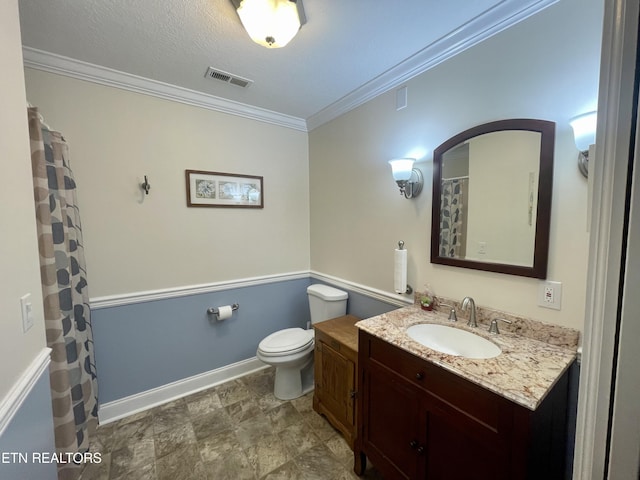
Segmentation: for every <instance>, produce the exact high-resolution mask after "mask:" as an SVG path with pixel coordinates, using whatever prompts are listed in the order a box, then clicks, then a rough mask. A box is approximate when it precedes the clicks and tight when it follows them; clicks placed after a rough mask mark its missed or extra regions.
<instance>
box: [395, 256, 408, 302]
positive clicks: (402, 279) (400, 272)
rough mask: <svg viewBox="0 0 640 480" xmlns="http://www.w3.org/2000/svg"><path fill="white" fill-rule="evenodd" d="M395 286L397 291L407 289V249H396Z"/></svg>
mask: <svg viewBox="0 0 640 480" xmlns="http://www.w3.org/2000/svg"><path fill="white" fill-rule="evenodd" d="M393 288H394V289H395V291H396V293H406V291H407V250H406V249H402V250H400V249H398V248H396V250H395V255H394V262H393Z"/></svg>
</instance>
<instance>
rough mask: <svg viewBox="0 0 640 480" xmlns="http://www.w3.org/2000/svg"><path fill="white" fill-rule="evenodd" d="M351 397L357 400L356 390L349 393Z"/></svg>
mask: <svg viewBox="0 0 640 480" xmlns="http://www.w3.org/2000/svg"><path fill="white" fill-rule="evenodd" d="M349 397H351V398H356V391H355V390H350V391H349Z"/></svg>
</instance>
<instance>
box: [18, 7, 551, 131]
mask: <svg viewBox="0 0 640 480" xmlns="http://www.w3.org/2000/svg"><path fill="white" fill-rule="evenodd" d="M540 3H545V1H543V0H474V1H469V0H447V1H444V2H443V1H441V0H403V1H402V2H400V1H398V0H349V1H344V0H304V9H305V12H306V16H307V23H306V24H305V25H304V26H303V27H302V29H301V30H300V32H299V33H298V35H297V36H296V37H295V38H294V39H293V40H292V41H291V43H290V44H289V45H287V46H286V47H284V48H282V49H266V48H264V47H261V46H259V45H257V44H255V43H253V42H252V41H251V40H250V39H249V37H248V35H247V34H246V32H245V31H244V29H243V28H242V25H241V23H240V20H239V18H238V17H237V14H236V12H235V11H234V9H233V5H232V4H231V2H230V1H229V0H190V1H184V0H135V1H131V0H108V1H107V0H82V1H78V0H47V1H43V0H20V17H21V28H22V38H23V45H24V46H25V47H29V48H32V49H37V50H42V51H45V52H50V53H53V54H57V55H62V56H64V57H69V58H72V59H76V60H80V61H83V62H88V63H91V64H95V65H99V66H103V67H107V68H110V69H114V70H117V71H120V72H126V73H129V74H132V75H136V76H139V77H143V78H148V79H152V80H156V81H159V82H163V83H166V84H169V85H176V86H180V87H183V88H186V89H189V90H193V91H196V92H201V93H204V94H207V95H212V96H215V97H219V98H223V99H227V100H231V101H233V102H239V103H241V104H246V105H250V106H252V107H259V108H262V109H266V110H269V111H273V112H277V113H280V114H285V115H290V116H292V117H296V118H300V119H308V118H309V117H312V116H313V115H315V114H317V113H318V112H320V111H322V110H323V109H326V108H327V107H329V106H331V105H332V104H335V102H338V101H339V100H340V99H342V98H343V97H345V96H346V95H348V94H350V93H351V92H354V91H355V90H357V89H358V88H361V87H362V86H363V85H366V84H367V83H369V82H371V81H373V80H375V79H376V78H379V77H380V76H381V75H383V74H385V73H387V72H389V71H393V69H394V68H397V67H398V66H399V65H401V64H403V62H405V61H406V60H407V59H410V58H411V57H412V56H414V55H416V54H419V53H420V52H421V51H423V50H425V49H427V48H428V47H429V46H431V45H434V44H437V43H438V42H441V41H442V40H443V39H446V38H447V37H450V36H452V34H455V32H457V31H460V29H464V26H465V25H468V24H469V22H473V21H476V22H477V21H478V19H483V18H487V19H488V20H487V21H491V19H492V18H493V17H492V16H491V13H492V11H494V10H496V9H499V8H502V9H503V10H506V11H507V12H517V11H522V10H526V9H527V8H530V7H531V6H532V5H534V6H535V5H536V4H540ZM548 3H550V2H549V0H546V4H548ZM505 5H506V6H507V7H508V8H506V9H505ZM504 16H505V15H504V14H503V15H502V17H501V21H504ZM507 16H508V15H507ZM209 66H213V67H215V68H217V69H220V70H224V71H226V72H230V73H233V74H235V75H238V76H241V77H244V78H248V79H250V80H253V82H254V83H253V84H252V85H251V86H250V87H248V88H245V89H242V88H239V87H236V86H233V85H228V84H225V83H221V82H216V81H212V80H209V79H206V78H205V76H204V74H205V71H206V69H207V67H209Z"/></svg>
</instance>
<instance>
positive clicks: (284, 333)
mask: <svg viewBox="0 0 640 480" xmlns="http://www.w3.org/2000/svg"><path fill="white" fill-rule="evenodd" d="M312 342H313V330H303V329H302V328H285V329H284V330H279V331H277V332H275V333H272V334H271V335H269V336H268V337H266V338H265V339H264V340H262V341H261V342H260V344H259V345H258V348H259V349H260V351H261V352H262V353H264V354H267V355H269V354H272V355H273V354H283V353H295V352H297V351H300V350H304V349H305V348H307V347H308V346H309V344H310V343H312Z"/></svg>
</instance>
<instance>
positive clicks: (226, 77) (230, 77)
mask: <svg viewBox="0 0 640 480" xmlns="http://www.w3.org/2000/svg"><path fill="white" fill-rule="evenodd" d="M204 76H205V77H207V78H211V79H213V80H220V81H221V82H225V83H230V84H231V85H235V86H237V87H242V88H247V87H248V86H249V85H251V84H252V83H253V80H249V79H248V78H242V77H239V76H238V75H234V74H233V73H229V72H223V71H222V70H216V69H215V68H212V67H209V68H207V73H205V75H204Z"/></svg>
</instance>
